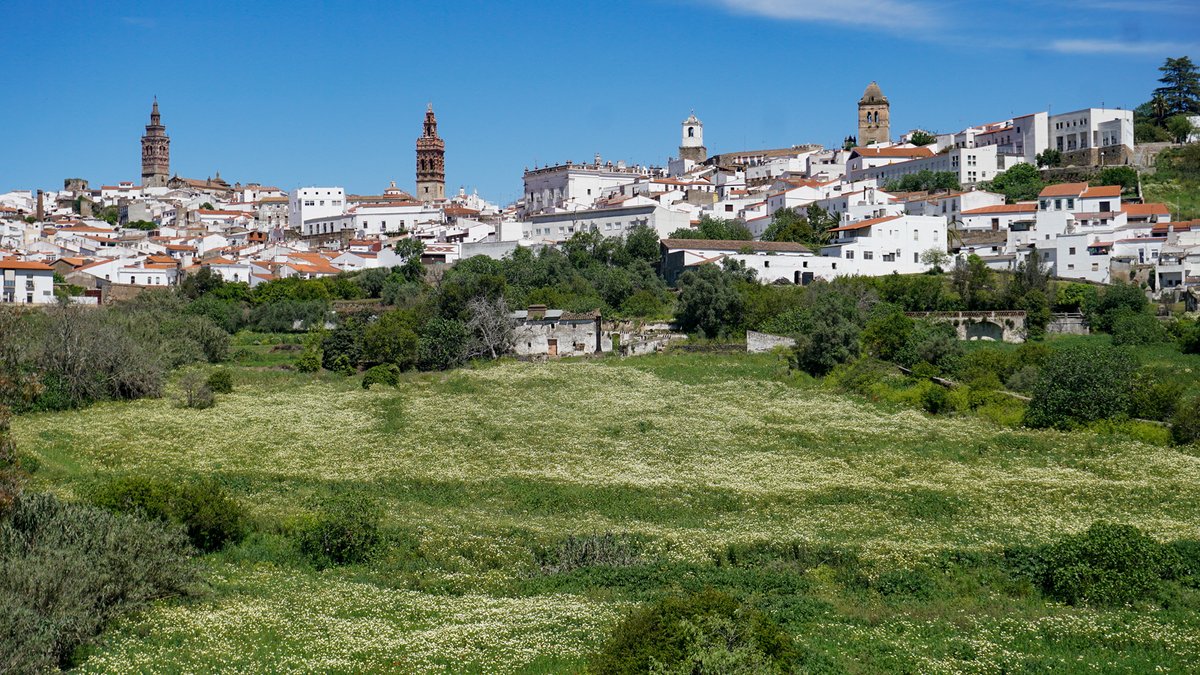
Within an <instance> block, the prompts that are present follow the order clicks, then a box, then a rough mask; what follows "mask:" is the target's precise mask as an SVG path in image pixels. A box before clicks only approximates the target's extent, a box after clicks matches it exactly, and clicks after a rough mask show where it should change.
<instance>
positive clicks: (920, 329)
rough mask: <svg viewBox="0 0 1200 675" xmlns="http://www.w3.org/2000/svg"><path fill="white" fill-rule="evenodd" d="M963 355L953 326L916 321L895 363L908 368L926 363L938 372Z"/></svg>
mask: <svg viewBox="0 0 1200 675" xmlns="http://www.w3.org/2000/svg"><path fill="white" fill-rule="evenodd" d="M962 354H963V347H962V343H960V342H959V340H958V332H957V331H956V330H955V329H954V326H952V325H950V324H948V323H943V322H936V323H935V322H932V321H916V322H914V323H913V329H912V332H911V333H909V335H908V339H907V341H906V342H905V344H904V346H903V347H902V348H901V349H900V351H899V353H897V354H896V362H897V363H899V364H900V365H902V366H907V367H909V368H911V367H913V366H915V365H917V364H918V363H928V364H929V365H931V366H933V367H935V368H937V369H938V370H939V371H942V370H946V369H948V368H950V367H951V366H952V365H953V364H954V362H955V361H956V360H957V359H959V358H961V357H962Z"/></svg>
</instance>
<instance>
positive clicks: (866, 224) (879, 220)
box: [829, 216, 901, 232]
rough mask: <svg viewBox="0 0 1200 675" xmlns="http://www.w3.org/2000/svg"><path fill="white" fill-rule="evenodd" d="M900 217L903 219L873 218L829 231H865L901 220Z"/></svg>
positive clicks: (895, 217) (893, 217)
mask: <svg viewBox="0 0 1200 675" xmlns="http://www.w3.org/2000/svg"><path fill="white" fill-rule="evenodd" d="M900 217H901V216H884V217H882V218H871V219H870V220H862V221H859V222H857V223H850V224H849V225H843V226H841V227H835V228H833V229H831V230H829V231H830V232H849V231H851V230H861V229H863V228H865V227H871V226H872V225H878V224H880V223H886V222H888V221H890V220H896V219H897V218H900Z"/></svg>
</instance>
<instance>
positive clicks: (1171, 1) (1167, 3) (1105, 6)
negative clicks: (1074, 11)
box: [1072, 0, 1200, 14]
mask: <svg viewBox="0 0 1200 675" xmlns="http://www.w3.org/2000/svg"><path fill="white" fill-rule="evenodd" d="M1072 4H1074V5H1077V6H1079V7H1083V8H1085V9H1093V10H1104V11H1108V12H1134V13H1145V12H1159V13H1162V14H1196V13H1198V12H1200V6H1197V4H1196V2H1195V1H1194V0H1140V2H1136V3H1131V2H1128V0H1075V2H1073V3H1072Z"/></svg>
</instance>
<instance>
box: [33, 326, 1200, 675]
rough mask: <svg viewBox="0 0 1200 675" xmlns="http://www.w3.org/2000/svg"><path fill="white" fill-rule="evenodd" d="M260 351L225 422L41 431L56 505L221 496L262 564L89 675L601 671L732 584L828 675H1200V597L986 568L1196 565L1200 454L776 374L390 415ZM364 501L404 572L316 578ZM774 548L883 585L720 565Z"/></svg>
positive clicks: (435, 386)
mask: <svg viewBox="0 0 1200 675" xmlns="http://www.w3.org/2000/svg"><path fill="white" fill-rule="evenodd" d="M235 349H236V348H235ZM246 349H247V353H246V354H244V355H243V356H242V358H241V360H242V361H243V362H244V363H245V364H247V365H246V366H245V367H238V368H235V369H234V370H235V380H236V382H237V389H236V391H235V392H234V393H233V394H229V395H224V396H220V397H219V399H218V404H217V406H216V407H215V408H212V409H208V410H187V409H182V408H179V407H177V406H176V405H175V404H174V403H173V401H172V400H171V399H170V398H164V399H158V400H141V401H136V402H132V403H104V404H99V405H95V406H93V407H90V408H87V409H84V410H80V411H73V412H65V413H55V414H43V415H32V416H27V417H22V418H20V419H17V420H16V421H15V425H14V430H15V434H16V438H17V441H18V443H19V444H20V447H21V448H22V450H23V452H24V453H25V454H26V455H27V456H29V457H30V458H31V461H30V462H29V464H30V465H31V466H32V468H34V474H33V475H34V481H35V485H34V489H46V490H50V491H53V492H55V493H58V494H60V495H63V496H65V497H82V496H83V495H86V494H87V493H88V490H89V489H90V486H92V485H94V484H95V483H96V482H97V481H100V480H103V479H106V478H109V477H112V476H116V475H120V474H140V475H147V476H158V477H169V478H172V479H175V480H186V479H188V478H191V477H199V476H209V475H211V476H216V477H218V478H220V479H221V480H222V481H223V482H224V483H225V484H226V485H227V486H228V487H229V488H230V489H231V490H232V491H233V493H234V495H235V496H236V497H237V498H238V499H239V500H240V501H242V502H243V503H244V504H246V505H247V506H248V507H249V509H250V511H251V514H252V518H253V526H254V527H253V534H251V536H250V537H249V538H248V539H247V540H246V541H244V542H242V543H241V544H239V545H236V546H234V547H232V548H229V549H226V550H225V551H223V552H221V553H218V554H212V555H209V556H205V557H203V558H201V565H202V566H203V569H204V572H205V578H206V587H205V588H204V589H202V590H201V591H200V592H199V593H198V594H197V595H196V596H195V597H193V598H188V599H183V600H174V601H169V602H164V603H162V604H160V605H157V606H155V607H154V608H152V609H151V610H149V611H147V612H144V613H142V614H140V615H137V616H135V617H133V618H132V619H130V620H127V621H125V622H123V623H121V624H120V625H118V626H116V627H114V628H113V629H112V630H110V631H109V632H108V633H106V634H105V635H104V636H103V638H102V640H101V642H100V644H99V645H98V646H97V647H95V648H94V649H92V650H91V652H90V654H88V655H87V656H86V658H85V659H84V660H83V662H82V664H81V668H80V669H81V670H82V671H87V672H148V671H171V672H182V671H192V672H194V671H207V670H218V669H219V670H222V671H233V672H279V671H309V672H312V671H325V672H362V671H372V672H379V671H384V672H413V671H429V670H437V671H440V670H451V671H455V672H460V671H482V672H494V671H504V672H512V671H518V672H577V671H579V670H580V669H581V668H582V667H583V666H584V665H585V664H586V659H587V655H588V654H589V652H591V651H592V650H593V649H594V648H595V647H596V646H597V645H598V644H599V643H600V641H601V640H603V638H604V635H605V632H606V631H607V630H608V629H609V628H610V627H611V626H612V625H613V624H614V622H615V621H616V620H618V618H619V617H620V615H621V614H622V613H623V612H624V611H626V610H627V609H629V608H630V607H632V606H634V605H635V603H638V602H643V601H645V600H647V599H651V598H654V597H656V596H658V595H661V594H663V593H670V592H674V591H677V590H699V589H703V588H707V587H716V588H721V589H725V590H728V591H730V592H732V593H735V594H737V595H738V596H740V597H744V598H746V599H747V600H748V601H749V602H752V603H754V604H756V605H757V606H760V607H762V608H764V610H765V611H768V612H769V613H770V614H771V615H772V616H774V617H775V618H776V619H777V620H779V621H780V622H781V623H782V624H783V625H784V626H785V628H787V630H788V631H789V632H791V633H792V635H793V636H794V637H795V640H796V642H797V644H798V645H799V646H800V648H801V651H802V653H803V654H804V663H803V665H804V667H805V668H806V669H808V670H811V671H817V672H849V673H870V672H880V671H892V672H947V673H948V672H1011V671H1036V672H1063V671H1074V672H1097V671H1100V672H1147V671H1154V670H1155V668H1156V667H1157V668H1161V669H1162V670H1163V671H1165V672H1186V671H1188V670H1191V669H1193V668H1194V667H1195V664H1197V663H1200V616H1198V615H1200V612H1197V609H1200V599H1197V595H1198V593H1197V592H1196V591H1184V592H1183V594H1182V595H1180V596H1179V597H1176V598H1174V599H1173V601H1172V602H1171V603H1166V604H1164V605H1155V606H1153V607H1150V606H1146V607H1128V608H1122V609H1087V608H1075V607H1069V606H1065V605H1061V604H1057V603H1052V602H1048V601H1046V600H1045V599H1043V598H1042V597H1041V596H1040V595H1039V594H1038V593H1037V592H1036V591H1034V590H1033V589H1032V588H1030V587H1029V585H1028V584H1024V585H1023V584H1021V583H1016V582H1014V581H1012V580H1011V579H1009V578H1007V577H1002V576H1000V575H997V574H996V573H995V570H994V566H992V565H991V564H990V563H989V562H988V561H989V560H991V558H989V556H992V557H994V556H995V554H997V553H998V552H999V551H1000V550H1001V549H1002V548H1003V547H1005V546H1011V545H1020V544H1034V543H1039V542H1046V541H1050V540H1053V539H1056V538H1058V537H1060V536H1062V535H1063V534H1066V533H1071V532H1076V531H1079V530H1083V529H1085V528H1087V526H1088V525H1089V524H1091V523H1092V522H1093V521H1096V520H1101V519H1107V520H1110V521H1116V522H1122V523H1130V524H1134V525H1137V526H1138V527H1140V528H1142V529H1143V530H1145V531H1146V532H1148V533H1150V534H1151V535H1153V536H1155V537H1157V538H1160V539H1163V540H1167V539H1174V538H1184V537H1190V538H1196V537H1197V536H1198V535H1200V491H1198V490H1197V488H1196V486H1197V485H1198V484H1200V458H1198V457H1197V456H1196V454H1195V451H1194V448H1193V449H1188V448H1184V449H1178V448H1168V447H1161V446H1152V445H1145V444H1141V443H1138V442H1135V441H1131V440H1130V441H1125V440H1119V439H1114V438H1113V437H1102V436H1096V435H1092V434H1088V433H1082V432H1079V433H1072V434H1064V433H1058V432H1041V431H1038V432H1035V431H1027V430H1020V429H1008V428H1002V427H998V426H994V425H992V424H990V423H988V422H986V421H985V420H983V419H980V418H977V417H931V416H928V415H925V414H923V413H921V412H919V411H916V410H912V409H908V408H901V407H897V406H894V405H889V404H876V403H871V402H867V401H865V400H862V399H859V398H856V397H851V396H846V395H842V394H838V393H834V392H832V391H830V390H828V389H826V388H823V387H822V385H820V384H818V383H815V382H813V381H811V380H806V379H800V380H797V379H795V378H791V377H787V376H786V372H785V371H786V368H785V366H784V365H783V363H782V360H781V359H779V357H776V356H770V355H764V356H745V355H733V356H729V355H710V354H690V355H682V354H676V355H658V356H647V357H638V358H631V359H625V360H617V359H604V360H598V361H577V362H554V363H549V364H525V363H516V362H511V361H506V362H501V363H498V364H494V365H491V366H487V367H482V368H477V369H465V370H460V371H456V372H452V373H448V374H423V375H409V376H406V378H405V379H404V380H403V382H402V383H401V385H400V387H399V388H397V389H384V388H375V389H373V390H371V391H364V390H362V389H361V387H360V386H359V378H346V377H341V376H334V375H327V374H326V375H321V376H310V375H301V374H297V373H292V372H289V371H285V370H279V369H276V368H273V367H271V365H270V364H272V363H274V362H275V361H276V357H278V358H279V359H282V358H283V357H282V356H280V355H279V353H278V352H276V353H274V354H275V355H276V356H269V355H270V354H271V352H269V351H268V350H269V347H268V346H266V345H262V346H254V345H251V346H247V347H246ZM259 357H262V358H261V359H260V358H259ZM341 491H362V492H366V493H369V494H370V495H372V496H374V497H375V498H377V499H379V500H381V501H382V503H383V504H384V505H385V507H386V526H387V530H388V537H389V542H388V546H387V549H386V552H385V553H384V554H382V555H381V556H380V557H379V558H378V559H376V560H374V561H373V562H371V563H370V564H365V565H354V566H347V567H341V568H332V569H326V570H317V569H315V568H313V567H311V566H310V565H308V564H307V563H306V562H305V561H304V559H303V558H302V557H301V556H299V555H298V553H297V551H296V549H295V545H294V544H293V539H292V537H291V536H290V533H291V531H292V530H293V528H294V526H295V524H296V522H297V521H298V519H300V518H303V517H304V516H305V514H307V513H310V512H311V511H312V510H313V508H314V505H315V504H316V503H317V502H318V501H319V500H320V499H321V498H322V497H324V496H328V495H330V494H334V493H337V492H341ZM606 532H612V533H619V534H628V535H631V536H632V537H633V538H634V539H635V540H636V541H639V542H641V545H642V551H641V553H640V558H639V560H640V562H639V563H637V564H634V565H631V566H626V567H620V568H613V567H601V568H584V569H579V570H574V571H570V572H565V573H559V574H549V573H545V572H543V571H542V569H541V568H539V566H538V564H537V562H536V561H537V558H536V556H535V552H536V551H538V550H540V549H542V548H545V547H551V548H552V547H554V546H555V545H556V543H557V542H559V541H560V540H561V539H562V538H563V537H565V536H567V535H588V534H597V533H606ZM753 542H772V543H775V544H785V543H790V542H802V543H803V542H807V543H809V544H823V545H829V546H832V547H837V548H838V549H839V550H844V551H853V552H855V553H856V554H857V555H858V556H859V557H860V558H861V565H860V568H859V569H858V570H857V571H856V572H855V574H848V573H847V571H846V569H845V568H844V567H839V564H838V563H836V562H834V561H830V562H829V563H828V564H825V563H822V564H817V565H809V566H798V565H794V564H789V563H788V562H787V561H786V560H784V559H783V558H781V557H778V556H776V558H772V557H771V555H765V556H760V557H759V558H756V559H754V560H752V561H742V562H732V561H730V560H727V559H724V560H721V564H718V563H717V559H719V558H721V556H720V555H714V554H719V553H720V552H721V551H723V550H725V549H726V548H727V547H728V546H729V545H730V544H735V543H753ZM768 548H769V547H768Z"/></svg>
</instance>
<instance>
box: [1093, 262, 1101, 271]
mask: <svg viewBox="0 0 1200 675" xmlns="http://www.w3.org/2000/svg"><path fill="white" fill-rule="evenodd" d="M1092 271H1093V272H1099V271H1100V263H1092Z"/></svg>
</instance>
